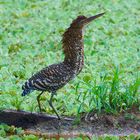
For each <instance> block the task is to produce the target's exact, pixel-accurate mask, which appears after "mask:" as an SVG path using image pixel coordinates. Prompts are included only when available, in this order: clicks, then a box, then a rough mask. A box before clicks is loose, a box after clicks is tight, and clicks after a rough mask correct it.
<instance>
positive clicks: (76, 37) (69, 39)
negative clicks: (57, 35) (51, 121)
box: [22, 12, 105, 120]
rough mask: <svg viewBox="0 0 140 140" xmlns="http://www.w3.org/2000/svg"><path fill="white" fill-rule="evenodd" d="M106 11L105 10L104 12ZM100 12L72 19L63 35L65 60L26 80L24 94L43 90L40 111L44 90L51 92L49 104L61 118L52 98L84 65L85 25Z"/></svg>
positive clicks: (23, 88)
mask: <svg viewBox="0 0 140 140" xmlns="http://www.w3.org/2000/svg"><path fill="white" fill-rule="evenodd" d="M104 13H105V12H104ZM104 13H100V14H97V15H94V16H90V17H86V16H84V15H80V16H78V17H77V18H76V19H74V20H73V21H72V23H71V24H70V27H69V28H67V29H66V31H65V32H64V34H63V36H62V49H63V53H64V55H65V57H64V60H63V61H62V62H60V63H56V64H52V65H49V66H47V67H45V68H43V69H42V70H40V71H38V72H37V73H35V74H33V75H32V76H31V78H29V79H28V80H26V82H25V83H24V84H23V85H22V90H23V92H22V96H25V95H27V94H29V93H31V92H32V91H34V90H37V91H41V93H40V94H39V95H38V96H37V102H38V107H39V110H40V112H41V111H42V108H41V104H40V97H41V95H42V94H43V93H44V92H46V91H47V92H49V93H51V97H50V99H49V101H48V102H49V105H50V107H51V108H52V110H53V111H54V113H55V114H56V116H57V118H58V119H59V120H60V119H61V118H60V116H59V114H58V113H57V111H56V109H55V108H54V106H53V103H52V100H53V97H54V95H56V92H57V90H58V89H60V88H62V87H63V86H65V85H66V84H67V83H68V82H69V81H71V80H72V79H74V78H75V77H76V76H77V75H78V74H79V73H80V72H81V70H82V68H83V66H84V39H83V38H84V36H83V29H84V27H85V26H86V25H87V24H88V23H90V22H91V21H93V20H94V19H96V18H98V17H100V16H102V15H104Z"/></svg>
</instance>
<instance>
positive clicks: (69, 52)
mask: <svg viewBox="0 0 140 140" xmlns="http://www.w3.org/2000/svg"><path fill="white" fill-rule="evenodd" d="M62 42H63V50H64V54H65V59H64V63H66V64H69V65H70V66H72V68H73V69H74V70H75V71H76V74H78V73H79V72H80V71H81V70H82V68H83V65H84V43H83V33H82V29H72V28H68V29H67V31H66V32H65V33H64V35H63V40H62Z"/></svg>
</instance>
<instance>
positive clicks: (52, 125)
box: [0, 108, 140, 138]
mask: <svg viewBox="0 0 140 140" xmlns="http://www.w3.org/2000/svg"><path fill="white" fill-rule="evenodd" d="M0 123H6V124H8V125H14V126H16V127H22V128H23V129H24V130H25V134H34V135H38V136H44V137H47V138H59V137H64V138H68V137H75V136H79V135H81V134H82V135H83V137H89V138H90V137H91V136H92V135H104V134H108V135H118V136H125V135H129V134H131V133H133V134H140V112H139V111H138V109H136V108H133V110H132V109H131V110H129V111H128V112H125V113H121V114H119V115H116V116H114V115H109V114H105V113H104V114H100V115H98V114H97V113H95V112H92V113H89V114H84V115H83V116H82V118H81V120H80V121H78V120H75V119H74V118H66V117H65V118H64V117H63V118H62V120H58V119H57V118H56V116H51V115H46V114H38V113H30V112H24V111H16V110H5V111H1V112H0Z"/></svg>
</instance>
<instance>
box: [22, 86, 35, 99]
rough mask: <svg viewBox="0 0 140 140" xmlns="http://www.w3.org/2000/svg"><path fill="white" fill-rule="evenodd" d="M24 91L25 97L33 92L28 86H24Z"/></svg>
mask: <svg viewBox="0 0 140 140" xmlns="http://www.w3.org/2000/svg"><path fill="white" fill-rule="evenodd" d="M22 90H23V92H22V94H21V95H22V96H25V95H27V94H29V93H31V92H32V89H30V88H26V86H24V85H23V86H22Z"/></svg>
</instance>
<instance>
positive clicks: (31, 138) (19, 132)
mask: <svg viewBox="0 0 140 140" xmlns="http://www.w3.org/2000/svg"><path fill="white" fill-rule="evenodd" d="M0 139H2V140H15V139H16V140H46V138H45V135H42V136H35V135H33V134H26V133H25V131H24V130H23V129H21V128H16V127H14V126H11V127H10V126H8V125H5V124H2V125H0ZM52 139H53V140H55V138H52ZM83 139H85V140H89V138H88V137H86V136H82V135H81V136H79V137H78V136H77V137H74V138H68V140H83ZM139 139H140V135H134V134H131V135H129V136H119V137H118V136H113V135H112V136H109V135H104V136H92V138H91V140H139ZM60 140H65V139H64V138H60Z"/></svg>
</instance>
